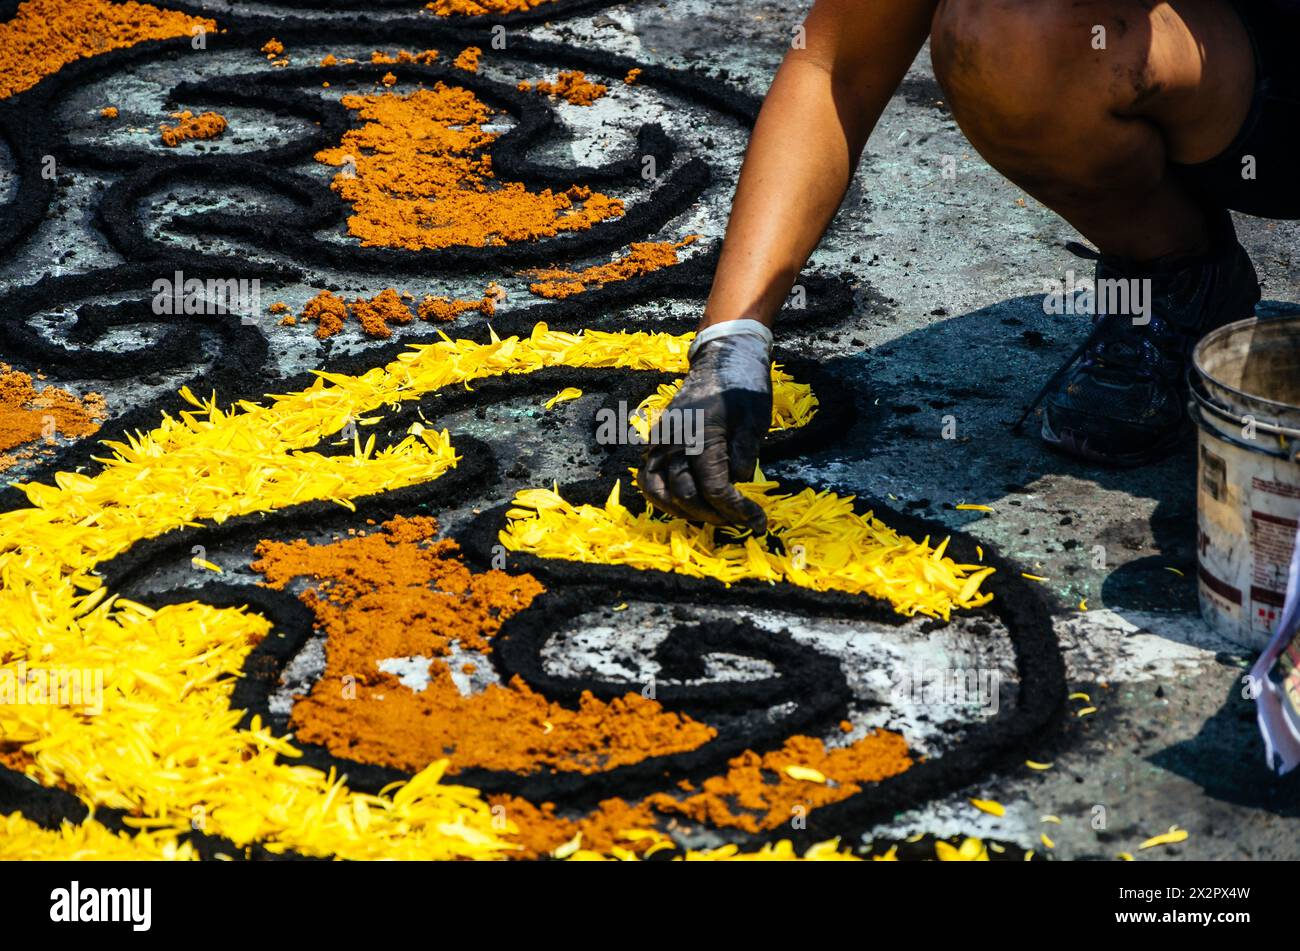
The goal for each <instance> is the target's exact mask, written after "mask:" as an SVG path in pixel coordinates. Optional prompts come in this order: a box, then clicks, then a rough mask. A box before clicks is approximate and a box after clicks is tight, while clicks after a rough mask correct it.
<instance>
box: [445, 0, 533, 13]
mask: <svg viewBox="0 0 1300 951" xmlns="http://www.w3.org/2000/svg"><path fill="white" fill-rule="evenodd" d="M553 2H554V0H431V2H429V3H426V4H425V5H424V8H425V9H426V10H432V11H433V13H434V15H435V16H440V17H450V16H462V17H477V16H484V15H486V14H489V13H496V14H501V13H526V12H527V11H529V10H531V9H533V8H534V7H540V6H542V5H543V4H546V3H553Z"/></svg>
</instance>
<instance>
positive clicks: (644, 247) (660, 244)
mask: <svg viewBox="0 0 1300 951" xmlns="http://www.w3.org/2000/svg"><path fill="white" fill-rule="evenodd" d="M699 237H700V236H699V235H697V234H692V235H687V236H686V237H685V238H684V239H683V240H681V241H678V242H677V243H676V244H674V243H673V242H671V241H634V242H632V244H631V245H629V247H630V248H631V249H632V250H631V251H630V252H629V253H627V254H625V255H624V256H623V257H621V258H616V259H615V260H613V261H610V262H609V263H608V264H597V265H595V266H593V267H589V268H584V269H583V270H581V271H568V270H565V269H563V268H538V269H536V270H533V271H528V272H527V273H528V274H531V275H532V276H533V277H536V278H538V280H537V281H536V282H534V283H532V284H529V285H528V289H529V290H530V291H532V292H533V293H534V294H536V295H538V296H539V297H548V298H559V297H571V296H573V295H574V294H581V293H582V292H583V291H585V290H587V289H588V288H589V286H590V285H592V284H595V285H601V284H609V283H612V282H614V281H626V280H627V279H628V278H633V277H640V276H641V275H643V274H649V273H650V272H651V271H658V270H660V269H661V268H666V267H672V266H673V265H675V264H677V263H679V261H678V258H677V252H678V251H679V250H681V249H682V248H684V247H686V246H687V245H688V244H691V243H693V242H694V241H696V240H698V239H699Z"/></svg>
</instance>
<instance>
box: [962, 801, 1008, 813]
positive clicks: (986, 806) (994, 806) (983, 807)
mask: <svg viewBox="0 0 1300 951" xmlns="http://www.w3.org/2000/svg"><path fill="white" fill-rule="evenodd" d="M970 804H971V805H972V806H974V807H975V808H976V809H978V810H979V811H980V812H987V813H988V814H989V815H991V816H1005V815H1006V814H1007V810H1006V807H1005V806H1003V805H1002V803H1000V802H994V801H993V800H992V799H972V800H971V801H970Z"/></svg>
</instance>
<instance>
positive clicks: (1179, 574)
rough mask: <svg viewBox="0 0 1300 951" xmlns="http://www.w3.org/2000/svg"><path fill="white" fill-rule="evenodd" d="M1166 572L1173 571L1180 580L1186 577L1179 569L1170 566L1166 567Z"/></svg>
mask: <svg viewBox="0 0 1300 951" xmlns="http://www.w3.org/2000/svg"><path fill="white" fill-rule="evenodd" d="M1165 571H1172V572H1173V573H1174V574H1176V575H1178V577H1180V578H1184V577H1186V575H1184V574H1183V573H1182V572H1181V571H1179V570H1178V569H1177V568H1172V567H1170V566H1169V565H1165Z"/></svg>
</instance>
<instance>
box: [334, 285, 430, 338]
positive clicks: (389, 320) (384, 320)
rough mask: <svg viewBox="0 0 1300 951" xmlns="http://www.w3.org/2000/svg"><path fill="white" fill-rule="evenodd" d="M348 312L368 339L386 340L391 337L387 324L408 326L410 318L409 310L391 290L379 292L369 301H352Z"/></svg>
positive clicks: (395, 292) (358, 299)
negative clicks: (359, 324) (359, 323)
mask: <svg viewBox="0 0 1300 951" xmlns="http://www.w3.org/2000/svg"><path fill="white" fill-rule="evenodd" d="M348 310H349V311H350V312H351V314H352V316H353V317H355V318H356V319H357V320H358V321H360V322H361V329H362V330H363V331H365V334H366V336H368V337H378V338H380V339H385V340H386V339H387V338H389V337H391V336H392V335H393V331H392V329H391V328H390V327H389V324H409V323H410V322H411V319H412V317H413V316H414V315H413V314H412V313H411V308H409V307H407V306H406V303H405V302H404V301H403V300H402V298H400V297H399V296H397V291H395V290H393V288H391V287H390V288H388V289H387V290H384V291H380V292H379V293H378V294H376V295H375V296H374V297H372V298H370V300H366V299H365V298H363V297H358V298H356V299H355V300H353V301H352V304H351V305H350V306H349V308H348Z"/></svg>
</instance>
